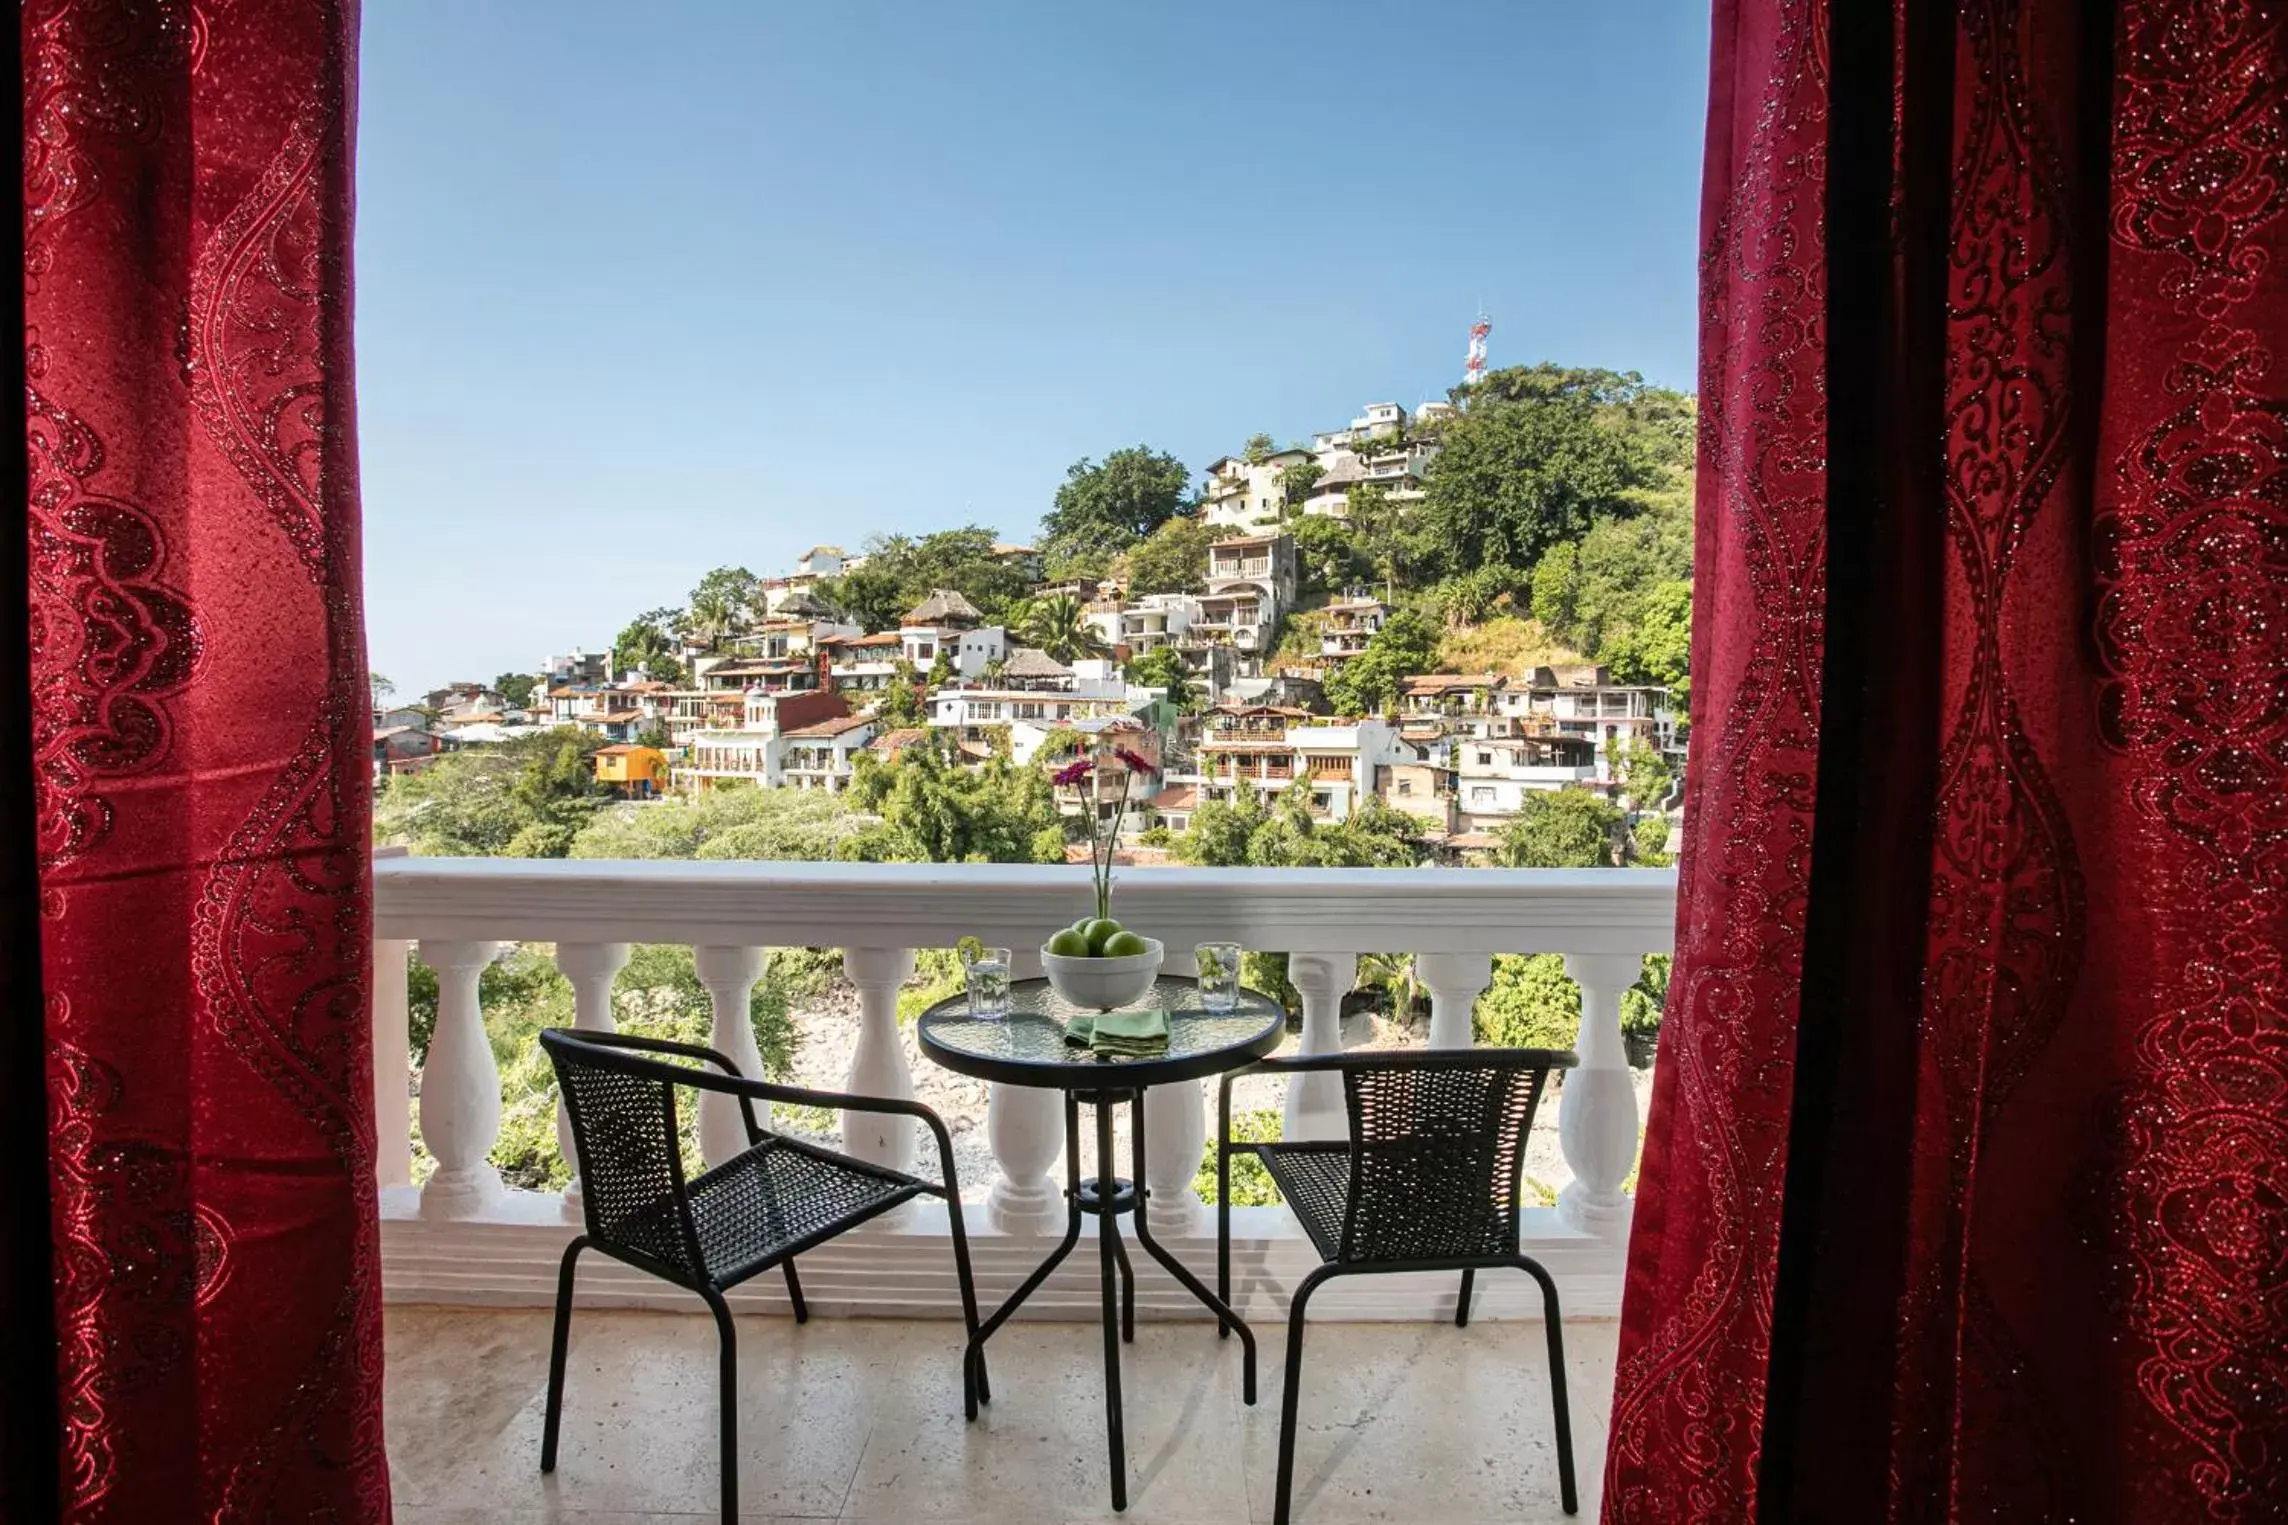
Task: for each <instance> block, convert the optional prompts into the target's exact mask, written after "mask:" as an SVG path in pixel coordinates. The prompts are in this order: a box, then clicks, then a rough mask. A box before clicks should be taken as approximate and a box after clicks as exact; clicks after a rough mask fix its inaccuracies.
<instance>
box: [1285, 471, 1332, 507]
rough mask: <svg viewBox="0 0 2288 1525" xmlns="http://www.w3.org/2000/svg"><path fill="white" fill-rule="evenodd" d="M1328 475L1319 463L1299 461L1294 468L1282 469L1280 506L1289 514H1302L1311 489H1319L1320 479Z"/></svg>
mask: <svg viewBox="0 0 2288 1525" xmlns="http://www.w3.org/2000/svg"><path fill="white" fill-rule="evenodd" d="M1326 474H1327V468H1326V467H1324V466H1322V465H1320V464H1319V463H1318V462H1317V461H1297V462H1296V463H1295V464H1294V465H1292V466H1282V467H1280V468H1279V502H1280V506H1281V507H1283V508H1284V509H1286V511H1287V512H1288V513H1289V514H1298V513H1301V512H1302V510H1303V505H1304V503H1305V502H1307V501H1308V500H1309V499H1310V496H1311V489H1313V488H1315V487H1317V486H1318V485H1319V479H1320V478H1321V477H1324V476H1325V475H1326Z"/></svg>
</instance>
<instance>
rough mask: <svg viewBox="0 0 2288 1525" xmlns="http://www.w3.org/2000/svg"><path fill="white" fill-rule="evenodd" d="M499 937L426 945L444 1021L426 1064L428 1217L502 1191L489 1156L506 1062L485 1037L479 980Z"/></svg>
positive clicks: (424, 1209) (467, 1210)
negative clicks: (430, 1163)
mask: <svg viewBox="0 0 2288 1525" xmlns="http://www.w3.org/2000/svg"><path fill="white" fill-rule="evenodd" d="M499 951H500V944H498V943H477V942H431V941H429V940H427V939H423V940H422V943H421V962H423V963H425V964H427V965H428V966H429V967H430V968H432V969H434V970H436V971H437V1026H436V1028H435V1030H434V1031H432V1032H431V1033H430V1035H429V1058H428V1060H427V1061H426V1062H425V1063H423V1065H422V1066H421V1138H422V1141H423V1142H424V1143H426V1144H427V1145H428V1146H429V1152H430V1153H431V1154H432V1155H434V1156H436V1159H437V1173H436V1174H435V1175H432V1176H431V1177H430V1178H429V1181H428V1184H426V1185H425V1186H423V1187H422V1188H421V1215H422V1216H423V1217H425V1218H463V1217H471V1216H474V1215H475V1214H477V1213H478V1212H480V1211H482V1210H483V1209H484V1207H485V1206H486V1204H488V1203H490V1202H491V1201H493V1199H495V1198H496V1197H498V1196H499V1195H500V1192H501V1179H500V1172H499V1171H497V1170H495V1169H494V1168H493V1166H492V1162H491V1160H490V1159H489V1158H488V1156H490V1155H491V1154H492V1152H493V1145H494V1144H495V1143H497V1142H498V1141H499V1139H500V1120H501V1101H500V1067H499V1066H498V1065H496V1064H495V1063H494V1062H493V1046H492V1044H491V1042H489V1041H488V1040H487V1039H486V1037H485V1019H484V1013H483V1012H482V1011H480V1010H479V1009H478V1004H477V978H478V976H479V975H481V974H483V973H484V972H485V966H486V965H487V964H489V963H491V962H492V961H493V956H494V955H495V954H497V953H498V952H499Z"/></svg>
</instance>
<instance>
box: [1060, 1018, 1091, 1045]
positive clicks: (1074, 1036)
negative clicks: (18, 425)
mask: <svg viewBox="0 0 2288 1525" xmlns="http://www.w3.org/2000/svg"><path fill="white" fill-rule="evenodd" d="M1095 1033H1096V1017H1095V1015H1094V1014H1093V1013H1091V1012H1085V1011H1084V1012H1082V1013H1081V1014H1080V1015H1079V1016H1077V1017H1068V1018H1066V1019H1065V1042H1067V1043H1077V1044H1079V1045H1080V1046H1081V1047H1082V1048H1086V1047H1088V1042H1089V1039H1090V1038H1091V1037H1093V1036H1095Z"/></svg>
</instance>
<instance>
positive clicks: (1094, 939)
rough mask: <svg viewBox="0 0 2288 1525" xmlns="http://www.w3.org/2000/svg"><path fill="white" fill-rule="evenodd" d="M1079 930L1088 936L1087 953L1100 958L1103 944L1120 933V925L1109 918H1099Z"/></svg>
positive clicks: (1102, 953) (1102, 952) (1102, 954)
mask: <svg viewBox="0 0 2288 1525" xmlns="http://www.w3.org/2000/svg"><path fill="white" fill-rule="evenodd" d="M1081 930H1082V931H1083V932H1084V933H1086V934H1087V936H1088V951H1089V952H1091V953H1093V954H1095V955H1096V956H1097V957H1099V958H1102V957H1103V956H1104V945H1105V943H1106V942H1108V941H1110V940H1111V939H1112V937H1113V936H1115V935H1116V934H1117V933H1118V932H1119V931H1120V923H1119V922H1117V921H1114V920H1113V919H1112V918H1111V917H1109V916H1100V917H1098V918H1097V919H1096V920H1094V921H1092V922H1090V923H1089V924H1088V925H1087V926H1085V927H1083V928H1081Z"/></svg>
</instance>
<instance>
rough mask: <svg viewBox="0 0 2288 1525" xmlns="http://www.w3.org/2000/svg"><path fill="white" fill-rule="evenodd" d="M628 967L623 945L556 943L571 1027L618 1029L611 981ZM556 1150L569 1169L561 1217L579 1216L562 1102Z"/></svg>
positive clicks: (576, 1163)
mask: <svg viewBox="0 0 2288 1525" xmlns="http://www.w3.org/2000/svg"><path fill="white" fill-rule="evenodd" d="M627 964H628V945H627V944H626V943H558V944H557V945H556V967H557V968H558V969H560V970H562V971H563V973H564V977H565V978H566V979H568V980H570V981H571V982H572V1027H573V1030H574V1031H576V1032H588V1033H608V1032H614V1031H617V1030H618V1027H619V1024H618V1023H616V1022H614V1021H613V1020H612V981H613V980H615V979H617V978H618V977H619V973H620V971H621V970H622V969H625V968H626V967H627ZM556 1147H557V1148H559V1149H561V1150H562V1151H563V1152H564V1163H565V1164H567V1165H570V1166H571V1167H572V1180H571V1184H569V1185H567V1186H566V1187H565V1188H564V1214H565V1216H566V1217H568V1218H577V1217H579V1216H580V1170H579V1161H578V1159H577V1157H576V1156H575V1155H574V1154H573V1151H572V1114H571V1113H570V1112H568V1111H566V1110H565V1107H564V1099H563V1098H562V1097H561V1096H559V1097H558V1098H557V1099H556Z"/></svg>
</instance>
